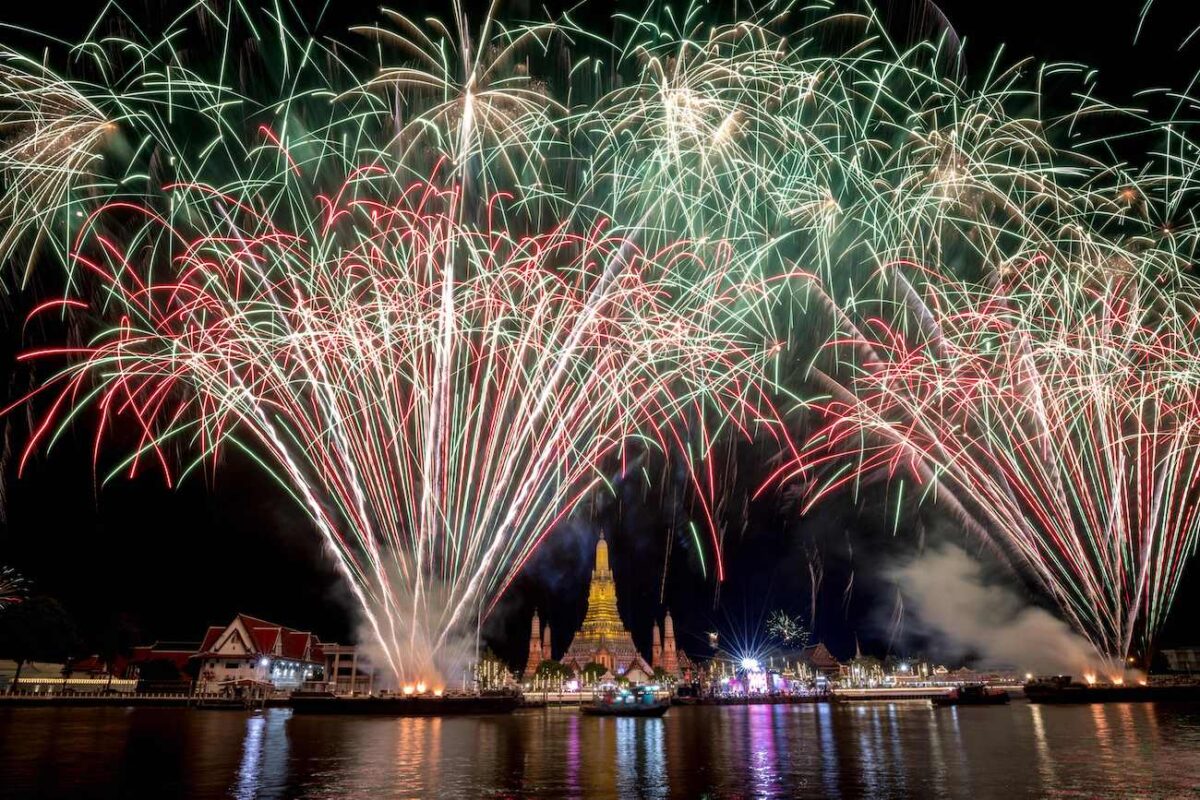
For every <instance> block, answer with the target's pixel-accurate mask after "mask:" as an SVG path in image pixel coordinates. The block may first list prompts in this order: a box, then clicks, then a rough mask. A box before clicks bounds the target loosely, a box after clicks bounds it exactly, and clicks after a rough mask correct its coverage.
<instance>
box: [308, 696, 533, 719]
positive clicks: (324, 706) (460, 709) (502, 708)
mask: <svg viewBox="0 0 1200 800" xmlns="http://www.w3.org/2000/svg"><path fill="white" fill-rule="evenodd" d="M520 700H521V698H520V696H519V695H517V694H515V693H513V692H505V693H494V694H489V693H484V694H464V695H450V694H447V695H437V694H413V695H403V694H401V695H390V694H389V695H365V696H353V697H345V696H341V697H339V696H336V695H332V694H328V693H316V692H312V693H305V694H302V695H301V694H297V695H293V696H292V699H291V702H290V703H289V705H290V706H291V707H292V709H293V710H294V711H295V712H296V713H297V714H356V715H361V714H375V715H382V716H394V717H442V716H457V715H463V714H510V713H512V712H513V710H514V709H516V707H517V705H518V704H519V703H520Z"/></svg>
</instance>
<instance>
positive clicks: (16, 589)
mask: <svg viewBox="0 0 1200 800" xmlns="http://www.w3.org/2000/svg"><path fill="white" fill-rule="evenodd" d="M28 588H29V584H28V582H27V581H26V580H25V579H24V578H23V577H21V573H19V572H17V571H16V570H15V569H13V568H12V567H0V611H4V610H5V609H7V608H9V607H10V606H14V605H16V604H17V603H20V602H22V601H23V600H24V599H25V593H26V591H27V590H28Z"/></svg>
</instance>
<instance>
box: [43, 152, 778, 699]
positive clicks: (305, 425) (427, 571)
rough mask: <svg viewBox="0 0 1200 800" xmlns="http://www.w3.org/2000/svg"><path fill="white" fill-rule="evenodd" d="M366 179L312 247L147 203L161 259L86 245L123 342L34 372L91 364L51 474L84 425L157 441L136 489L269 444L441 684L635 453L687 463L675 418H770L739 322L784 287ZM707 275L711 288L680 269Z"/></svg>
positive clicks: (105, 343)
mask: <svg viewBox="0 0 1200 800" xmlns="http://www.w3.org/2000/svg"><path fill="white" fill-rule="evenodd" d="M356 181H357V182H356V183H349V184H347V185H346V186H344V187H342V188H341V189H340V190H339V191H338V192H337V194H336V195H335V196H332V197H329V198H323V200H324V202H323V203H320V204H316V205H318V206H319V208H320V210H319V211H318V213H317V214H315V216H314V217H312V218H310V219H308V220H305V222H306V224H305V226H304V227H303V228H302V229H299V230H297V229H292V228H284V227H282V226H281V225H278V224H276V223H275V222H274V220H273V218H272V217H271V216H270V215H269V214H268V213H267V212H266V211H264V210H262V209H260V208H257V207H254V206H252V205H250V204H249V202H248V201H247V200H245V199H243V200H238V199H236V198H233V197H230V196H228V195H224V194H220V193H217V192H215V191H214V190H212V189H211V188H209V187H178V189H177V191H179V192H182V193H185V194H198V195H200V196H201V197H200V198H199V199H196V200H194V201H189V203H190V208H191V212H192V217H193V221H195V220H196V218H197V216H198V215H199V214H200V213H202V209H203V208H205V207H207V208H209V209H211V214H212V218H211V219H210V220H208V221H207V222H205V223H204V224H201V225H199V226H198V229H199V230H201V231H204V232H205V233H204V234H202V235H201V236H199V237H194V236H186V235H183V234H182V233H181V232H180V231H178V230H177V229H175V228H173V227H172V226H170V224H169V223H168V222H167V221H166V220H164V219H162V218H161V217H158V216H157V215H156V214H154V213H153V212H152V211H150V210H148V209H141V210H140V213H141V214H143V215H144V217H145V218H146V220H147V222H146V231H145V232H143V233H142V235H140V236H139V237H138V240H140V241H154V242H156V243H157V247H156V248H155V249H154V250H151V251H148V252H147V251H140V250H132V249H130V250H124V249H120V248H119V247H117V246H116V245H115V244H113V243H111V242H109V241H108V240H107V239H106V238H104V237H103V236H102V235H99V234H97V238H96V240H95V242H94V244H95V248H94V251H95V253H96V254H97V255H96V256H95V257H92V256H89V255H84V251H85V250H90V249H91V248H87V247H86V245H83V244H81V248H80V250H79V251H78V252H77V254H76V258H77V259H79V260H80V262H81V263H83V264H84V265H85V267H86V269H87V270H89V271H90V272H91V273H93V274H94V276H95V277H96V278H97V279H98V286H99V287H103V288H102V289H100V292H99V296H97V297H96V299H95V302H96V304H97V305H98V306H104V305H107V306H109V307H115V308H119V309H120V310H121V311H120V317H121V322H120V323H119V324H117V325H115V326H114V327H112V328H110V329H108V330H107V331H104V332H102V333H100V334H99V335H98V336H97V337H96V338H95V339H93V340H92V341H91V342H90V343H89V344H87V345H86V346H85V347H82V348H77V349H73V350H64V349H58V348H55V349H49V350H40V351H34V352H31V353H29V354H27V356H26V357H28V358H41V357H48V356H55V355H60V354H63V355H71V356H73V357H74V358H75V359H77V360H76V361H75V362H74V363H73V364H72V365H71V366H69V367H67V368H66V370H65V371H64V372H62V373H61V374H60V375H59V377H58V379H57V381H53V382H52V383H51V384H48V386H49V385H53V386H55V387H56V388H55V390H54V392H55V393H54V397H53V400H51V401H50V411H49V414H48V415H47V416H46V418H45V420H44V422H43V423H42V425H41V426H40V427H39V428H38V430H37V431H36V432H35V434H34V436H33V438H32V439H31V441H30V442H29V447H28V448H27V450H26V456H28V454H29V453H30V452H32V450H33V448H36V447H38V446H40V444H41V443H42V440H43V438H44V436H46V435H48V433H49V431H50V430H52V427H51V426H52V425H54V424H55V423H56V422H57V421H59V420H60V419H65V418H68V417H69V416H71V415H73V414H74V413H75V411H76V410H77V409H79V408H80V407H81V406H83V405H94V406H95V407H96V408H97V409H98V410H99V412H100V421H99V425H98V428H97V437H96V449H97V452H99V451H100V449H101V443H102V437H103V432H104V431H105V430H107V429H109V428H110V423H112V422H114V421H115V420H117V419H119V418H122V417H123V418H126V419H131V420H133V421H134V424H135V425H136V426H137V428H138V429H139V430H140V431H141V434H140V436H139V442H138V445H137V447H136V448H135V449H134V451H133V453H132V454H131V455H130V456H129V458H128V459H127V460H126V461H124V462H123V463H122V464H121V465H120V467H119V468H118V469H119V470H127V471H128V472H129V473H130V474H132V473H134V472H135V471H136V470H138V469H139V468H140V467H141V465H142V463H143V462H145V461H151V462H153V463H156V464H157V465H158V466H159V467H160V468H161V469H162V470H163V472H164V475H165V476H166V479H167V481H168V482H169V483H170V482H174V480H175V475H174V471H173V469H172V468H171V466H170V461H169V459H168V458H167V456H166V455H165V454H164V451H165V450H166V449H167V447H168V445H170V444H172V443H174V442H181V443H184V444H186V445H187V446H188V447H189V448H193V449H194V450H195V451H197V452H198V453H199V454H200V457H199V459H198V461H197V463H196V464H193V467H195V466H199V465H200V463H202V462H204V461H205V460H206V459H213V460H214V463H215V459H217V458H218V456H219V453H220V451H221V450H222V449H224V448H226V447H230V446H234V447H239V448H243V449H245V450H246V451H247V452H250V453H252V454H254V457H256V458H259V459H261V460H262V461H263V463H264V464H266V465H268V467H269V468H270V469H271V470H272V471H273V473H274V474H275V475H276V476H277V477H278V478H279V480H280V483H281V484H282V485H284V486H286V487H287V488H288V490H289V491H290V492H292V493H293V495H294V496H295V497H296V498H297V500H299V501H300V502H301V503H302V504H303V505H304V507H305V508H306V509H307V511H308V512H309V514H310V515H311V516H312V518H313V520H314V521H315V523H316V525H317V527H318V528H319V529H320V531H321V533H322V534H323V536H324V537H325V540H326V542H327V543H328V544H329V546H330V549H331V550H332V551H333V552H334V554H335V555H336V557H337V561H338V564H339V565H340V567H341V569H342V571H343V572H344V574H345V575H346V577H347V578H348V579H349V580H350V582H351V585H352V586H353V587H354V590H355V593H356V595H357V596H358V599H359V601H360V602H361V604H362V606H363V608H364V609H365V611H366V613H367V614H368V618H369V620H370V622H371V626H372V629H373V630H374V632H375V635H376V636H377V637H378V638H379V639H380V641H381V643H382V644H383V645H384V647H385V652H386V654H387V656H388V659H389V661H390V663H391V665H392V667H393V669H394V670H395V671H396V673H397V674H398V675H400V676H409V677H411V676H415V675H428V674H431V672H432V671H433V670H435V669H437V668H438V667H441V668H443V669H444V668H445V664H444V663H441V662H439V655H440V654H441V653H442V652H443V650H444V649H445V648H447V647H448V646H450V639H451V638H452V637H453V636H454V634H455V632H460V631H461V630H462V629H463V628H464V627H466V626H467V625H468V623H469V624H474V623H475V621H476V620H477V619H478V617H479V615H480V613H481V608H480V606H481V603H482V600H481V598H491V597H494V596H495V593H496V592H497V591H498V590H499V589H500V588H502V586H503V585H504V584H506V583H507V581H508V580H509V579H510V578H511V576H512V575H513V573H514V572H515V570H516V569H518V568H519V567H520V565H521V564H522V563H523V562H524V560H525V559H526V558H527V557H528V556H529V554H530V552H531V551H532V549H533V547H534V546H535V545H536V543H537V542H538V541H539V540H540V539H541V537H543V536H544V535H545V534H546V533H548V532H549V531H550V530H551V529H552V528H553V526H554V524H555V522H556V521H557V520H558V519H560V518H561V517H562V516H563V515H565V514H568V513H570V511H571V510H572V508H573V507H574V505H575V503H576V502H577V501H578V500H579V499H580V498H582V497H584V496H586V495H587V494H588V493H589V492H591V491H592V490H593V489H594V488H595V487H596V486H597V485H599V484H601V483H602V481H603V480H604V478H603V466H604V464H605V462H606V459H608V458H610V457H612V456H614V455H616V454H618V453H619V448H620V446H621V445H622V444H623V443H625V442H627V441H629V440H631V439H638V440H639V441H640V442H641V445H640V446H641V447H662V448H667V447H670V446H672V445H673V444H674V442H673V441H672V437H674V436H678V433H677V432H676V433H672V430H671V420H673V419H675V418H676V417H677V416H678V414H679V410H680V409H685V408H688V407H691V406H693V405H697V404H699V405H704V406H713V407H716V408H719V409H720V410H721V412H722V413H723V414H725V415H727V416H728V417H729V418H731V419H746V418H748V416H749V415H750V414H752V413H754V410H755V409H754V407H753V406H751V405H749V404H748V400H747V398H748V397H749V396H751V394H752V391H751V388H748V387H752V386H753V385H754V377H755V369H756V366H755V365H757V364H759V363H760V362H761V361H762V353H760V352H757V351H755V350H754V349H753V347H752V346H751V345H750V344H748V343H747V342H746V341H743V340H742V339H740V338H739V337H738V336H737V335H736V333H735V332H732V331H731V328H730V326H729V324H728V315H727V314H726V312H725V308H724V307H725V306H727V305H732V304H733V302H734V300H737V301H738V302H742V301H744V296H745V294H746V293H747V292H752V291H759V292H767V291H768V289H767V288H766V287H764V286H741V287H738V288H737V290H736V291H731V292H729V293H725V292H724V291H718V292H714V291H713V290H712V284H716V285H723V284H724V283H725V275H726V273H727V272H728V271H730V270H732V269H734V268H735V266H736V258H735V254H734V253H733V252H732V251H730V250H729V249H728V248H727V247H725V246H724V245H721V244H719V243H718V244H717V245H715V246H712V247H707V248H701V247H699V246H696V245H694V244H688V243H682V244H680V245H678V246H676V247H674V248H670V249H667V250H664V251H660V252H654V253H648V252H644V251H642V250H640V249H639V247H638V246H637V245H636V244H635V243H633V242H631V241H629V240H628V239H625V238H622V237H614V236H610V235H608V234H607V233H606V232H604V231H603V230H599V229H597V230H592V231H587V232H585V233H582V234H576V233H572V232H571V231H570V230H568V229H566V228H565V227H560V228H556V229H554V230H551V231H549V232H546V233H542V234H534V235H528V236H523V237H519V238H517V237H513V236H511V235H510V234H509V233H508V232H507V231H506V230H504V229H479V228H475V227H464V226H462V225H460V224H458V223H457V222H456V221H455V219H456V218H457V216H458V215H457V213H456V207H457V203H458V201H459V197H460V195H459V188H458V187H453V186H452V187H449V188H447V189H438V188H437V187H435V186H433V185H430V184H429V183H416V184H414V185H412V186H409V187H408V188H407V189H405V190H404V191H403V192H401V193H399V194H398V195H397V196H396V199H395V200H394V201H393V203H392V204H390V205H389V204H385V203H383V202H381V201H380V200H378V199H377V196H378V195H379V194H380V192H381V191H382V190H381V189H380V188H379V187H377V186H375V185H374V184H373V183H372V182H371V180H370V176H369V175H360V176H359V177H358V178H357V179H356ZM384 181H385V183H386V184H387V185H388V186H389V187H390V184H391V179H390V176H384ZM205 202H206V203H207V205H205ZM497 202H499V201H497ZM230 209H236V211H235V212H234V213H233V214H231V213H230ZM118 210H119V211H121V212H127V211H128V208H127V207H125V206H122V207H121V208H120V209H101V210H100V211H99V212H98V213H97V218H96V224H97V226H98V227H99V226H100V218H101V217H103V215H104V214H105V213H116V212H117V211H118ZM289 211H290V212H291V213H289V215H288V216H289V219H290V220H293V221H294V220H295V219H296V213H297V210H296V209H294V208H291V209H289ZM497 213H499V208H497ZM234 216H236V218H237V220H238V221H237V222H234V221H233V219H234ZM85 241H86V239H85ZM697 261H698V262H701V263H703V264H704V267H705V271H706V273H707V274H708V275H709V276H710V277H709V278H708V279H706V280H699V281H694V280H692V279H691V276H692V273H691V271H690V270H687V269H683V267H682V266H678V267H677V265H681V264H687V263H691V262H697ZM163 264H173V265H174V268H173V270H172V271H171V273H170V274H169V275H166V274H162V273H163V271H162V265H163ZM679 274H684V275H687V276H688V280H686V281H682V282H681V281H680V280H678V277H677V276H678V275H679ZM185 471H186V470H185ZM435 662H438V663H435Z"/></svg>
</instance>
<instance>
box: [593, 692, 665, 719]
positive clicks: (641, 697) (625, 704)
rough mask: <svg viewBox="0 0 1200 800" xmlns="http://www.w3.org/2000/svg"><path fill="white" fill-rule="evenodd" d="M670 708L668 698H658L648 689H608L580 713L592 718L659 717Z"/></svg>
mask: <svg viewBox="0 0 1200 800" xmlns="http://www.w3.org/2000/svg"><path fill="white" fill-rule="evenodd" d="M670 707H671V699H670V698H669V697H663V698H659V697H657V696H656V695H655V693H654V691H653V690H652V689H650V688H649V687H645V686H635V687H633V688H630V689H609V690H607V691H605V692H604V693H603V694H600V695H598V696H597V697H596V698H595V699H594V700H593V701H592V702H591V703H585V704H584V705H582V706H580V711H582V712H583V713H584V714H588V715H589V716H593V717H661V716H662V715H663V714H666V713H667V710H668V709H669V708H670Z"/></svg>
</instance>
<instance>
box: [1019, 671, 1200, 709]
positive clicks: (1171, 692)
mask: <svg viewBox="0 0 1200 800" xmlns="http://www.w3.org/2000/svg"><path fill="white" fill-rule="evenodd" d="M1025 696H1026V697H1027V698H1029V702H1031V703H1049V704H1059V705H1065V704H1071V703H1196V702H1200V683H1195V682H1186V683H1150V684H1125V683H1076V682H1074V681H1072V680H1071V677H1070V676H1067V675H1060V676H1058V677H1055V678H1048V679H1041V680H1034V681H1030V682H1029V683H1027V684H1025Z"/></svg>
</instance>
